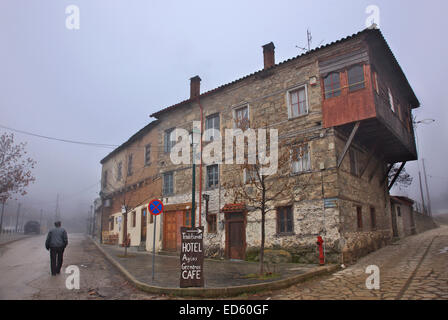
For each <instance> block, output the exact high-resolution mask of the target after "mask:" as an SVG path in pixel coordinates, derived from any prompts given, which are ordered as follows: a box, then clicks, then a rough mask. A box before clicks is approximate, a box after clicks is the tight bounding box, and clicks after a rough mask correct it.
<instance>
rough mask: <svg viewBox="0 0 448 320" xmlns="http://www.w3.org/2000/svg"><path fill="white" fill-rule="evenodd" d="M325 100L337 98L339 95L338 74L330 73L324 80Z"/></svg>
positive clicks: (339, 82) (339, 83)
mask: <svg viewBox="0 0 448 320" xmlns="http://www.w3.org/2000/svg"><path fill="white" fill-rule="evenodd" d="M324 88H325V99H328V98H332V97H338V96H339V95H340V94H341V81H340V76H339V72H333V73H330V74H329V75H328V76H326V77H325V78H324Z"/></svg>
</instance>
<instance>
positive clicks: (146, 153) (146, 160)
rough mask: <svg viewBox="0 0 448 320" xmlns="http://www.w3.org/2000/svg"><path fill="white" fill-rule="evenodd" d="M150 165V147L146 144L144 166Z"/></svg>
mask: <svg viewBox="0 0 448 320" xmlns="http://www.w3.org/2000/svg"><path fill="white" fill-rule="evenodd" d="M150 163H151V145H150V144H147V145H146V146H145V166H149V164H150Z"/></svg>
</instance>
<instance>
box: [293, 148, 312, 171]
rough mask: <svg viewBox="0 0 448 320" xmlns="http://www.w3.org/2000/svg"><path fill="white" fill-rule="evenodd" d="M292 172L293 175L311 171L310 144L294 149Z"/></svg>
mask: <svg viewBox="0 0 448 320" xmlns="http://www.w3.org/2000/svg"><path fill="white" fill-rule="evenodd" d="M292 152H293V159H292V171H293V173H299V172H305V171H309V170H311V165H310V150H309V147H308V144H305V145H301V146H298V147H295V148H294V149H293V151H292Z"/></svg>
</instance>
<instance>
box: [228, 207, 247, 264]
mask: <svg viewBox="0 0 448 320" xmlns="http://www.w3.org/2000/svg"><path fill="white" fill-rule="evenodd" d="M225 218H226V255H227V258H229V259H238V260H244V259H245V258H246V224H245V220H244V214H243V213H242V212H235V213H226V217H225Z"/></svg>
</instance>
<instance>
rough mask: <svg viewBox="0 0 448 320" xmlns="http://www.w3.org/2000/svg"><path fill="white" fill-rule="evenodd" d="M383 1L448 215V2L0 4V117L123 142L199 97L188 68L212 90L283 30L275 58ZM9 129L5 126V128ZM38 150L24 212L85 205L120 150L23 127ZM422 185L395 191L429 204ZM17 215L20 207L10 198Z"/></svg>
mask: <svg viewBox="0 0 448 320" xmlns="http://www.w3.org/2000/svg"><path fill="white" fill-rule="evenodd" d="M70 4H76V5H78V7H79V8H80V14H81V21H80V22H81V24H80V27H81V28H80V30H68V29H66V27H65V19H66V16H67V15H66V14H65V8H66V6H68V5H70ZM370 4H375V5H377V6H378V7H379V8H380V10H381V11H380V29H381V31H382V32H383V34H384V36H385V38H386V40H387V42H388V43H389V45H390V47H391V49H392V51H393V53H394V54H395V56H396V58H397V60H398V62H399V63H400V65H401V67H402V68H403V70H404V72H405V74H406V76H407V78H408V80H409V82H410V84H411V86H412V88H413V89H414V91H415V93H416V95H417V97H418V99H419V100H420V102H421V104H422V107H421V108H420V109H417V110H416V111H415V112H414V115H416V116H417V120H422V119H427V118H432V119H435V120H436V122H435V123H433V124H429V125H424V124H422V125H419V127H418V129H417V133H418V141H419V155H420V157H424V158H425V161H426V166H427V168H426V169H427V173H428V175H430V177H429V183H430V185H429V186H430V191H431V194H432V195H431V200H432V206H433V211H434V212H436V211H440V212H442V211H443V212H448V200H447V199H448V172H447V170H446V169H445V167H446V164H445V163H446V156H447V154H448V152H447V147H446V146H447V143H446V138H447V137H448V126H447V125H446V123H447V120H448V108H447V105H448V104H447V95H446V92H447V89H446V87H445V86H446V83H447V81H446V76H445V74H444V73H445V72H446V71H448V68H447V66H448V65H447V60H446V56H447V46H448V45H447V42H446V30H447V29H448V28H447V27H448V25H447V22H446V17H445V13H446V12H447V9H448V4H447V2H446V1H443V0H441V1H425V2H422V1H359V0H356V1H354V0H353V1H337V2H336V1H275V2H274V1H244V2H243V1H220V2H217V1H211V0H207V1H159V2H153V1H143V0H141V1H136V0H134V1H125V0H122V1H111V0H107V1H106V0H104V1H98V0H88V1H86V0H71V1H65V0H46V1H24V0H3V1H1V2H0V40H1V50H0V70H1V71H0V88H1V89H0V125H4V126H8V127H12V128H17V129H20V130H26V131H30V132H34V133H38V134H41V135H46V136H52V137H58V138H63V139H73V140H80V141H87V142H98V143H107V144H115V145H119V144H121V143H123V142H124V141H126V140H127V139H128V138H129V137H130V136H131V135H132V134H134V133H135V132H137V131H138V130H139V129H141V128H142V127H144V126H145V125H146V124H147V123H148V122H149V121H150V120H151V119H150V118H149V114H151V113H153V112H155V111H157V110H159V109H161V108H164V107H167V106H169V105H172V104H175V103H177V102H179V101H181V100H184V99H186V98H188V97H189V78H190V77H192V76H195V75H199V76H200V77H201V78H202V82H201V91H202V92H204V91H206V90H210V89H213V88H215V87H217V86H219V85H222V84H225V83H228V82H230V81H233V80H235V79H237V78H240V77H242V76H245V75H247V74H250V73H252V72H254V71H257V70H260V69H261V68H262V67H263V59H262V48H261V46H262V45H264V44H266V43H268V42H270V41H273V42H274V44H275V47H276V62H280V61H283V60H286V59H289V58H291V57H294V56H297V55H298V54H300V53H302V51H301V50H300V49H298V48H297V47H296V46H300V47H305V46H306V29H307V28H309V29H310V30H311V32H312V35H313V43H312V46H313V47H315V46H318V45H319V44H326V43H329V42H332V41H335V40H338V39H340V38H343V37H346V36H348V35H351V34H353V33H356V32H358V31H360V30H362V29H364V28H365V20H366V18H367V17H368V14H366V13H365V9H366V7H367V6H368V5H370ZM4 131H5V130H3V129H0V133H2V132H4ZM15 137H16V142H20V141H25V142H27V143H28V145H27V150H28V151H29V155H30V156H31V157H32V158H34V159H35V160H36V161H37V166H36V169H35V170H34V174H35V176H36V182H35V184H34V185H32V186H31V187H30V188H29V189H28V190H29V193H28V195H27V196H25V197H21V198H20V199H19V200H20V202H21V203H22V205H23V208H24V212H28V213H29V214H32V213H33V212H39V210H40V209H43V210H44V212H45V213H47V214H54V210H55V206H56V194H57V193H59V194H60V207H61V214H62V217H63V218H64V217H73V216H86V215H87V212H88V210H89V207H90V205H91V204H92V202H93V200H94V199H95V198H96V197H98V192H99V189H100V183H99V181H100V178H101V177H100V173H101V165H100V163H99V161H100V160H101V159H102V158H103V157H104V156H106V155H107V154H108V153H109V152H110V151H111V150H112V149H106V148H99V147H90V146H83V145H76V144H68V143H62V142H56V141H48V140H44V139H40V138H37V137H30V136H26V135H23V134H19V133H17V134H15ZM406 168H407V170H408V172H409V173H411V174H412V175H413V176H414V182H413V184H412V186H411V187H410V188H408V189H403V190H399V189H397V188H394V189H393V190H392V193H400V194H403V195H408V196H410V197H412V198H414V199H416V200H418V201H420V193H419V189H418V176H417V172H418V171H417V162H411V163H408V164H407V165H406ZM6 210H7V213H8V214H11V213H15V211H16V210H17V204H16V203H14V202H13V201H10V202H9V203H8V205H7V207H6Z"/></svg>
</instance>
